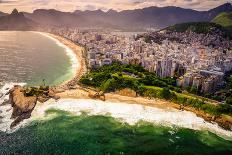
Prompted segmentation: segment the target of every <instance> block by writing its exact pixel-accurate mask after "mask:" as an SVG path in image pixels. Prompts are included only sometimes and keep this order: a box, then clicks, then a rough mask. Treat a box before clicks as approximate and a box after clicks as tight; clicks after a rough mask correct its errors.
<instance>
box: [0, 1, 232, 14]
mask: <svg viewBox="0 0 232 155" xmlns="http://www.w3.org/2000/svg"><path fill="white" fill-rule="evenodd" d="M227 2H231V1H228V0H204V1H200V0H69V1H67V0H59V1H58V0H0V11H2V12H7V13H10V12H11V11H12V10H13V9H14V8H17V9H18V10H19V11H25V12H33V10H36V9H56V10H60V11H65V12H72V11H75V10H97V9H101V10H103V11H107V10H109V9H114V10H117V11H121V10H132V9H139V8H145V7H149V6H158V7H165V6H177V7H182V8H189V9H194V10H199V11H204V10H209V9H212V8H215V7H217V6H219V5H222V4H224V3H227Z"/></svg>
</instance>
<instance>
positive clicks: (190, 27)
mask: <svg viewBox="0 0 232 155" xmlns="http://www.w3.org/2000/svg"><path fill="white" fill-rule="evenodd" d="M166 30H168V31H175V32H187V31H189V32H190V31H191V32H195V33H203V34H207V33H212V32H215V30H220V31H222V32H223V27H222V26H221V25H219V24H215V23H210V22H190V23H181V24H176V25H173V26H170V27H168V28H166Z"/></svg>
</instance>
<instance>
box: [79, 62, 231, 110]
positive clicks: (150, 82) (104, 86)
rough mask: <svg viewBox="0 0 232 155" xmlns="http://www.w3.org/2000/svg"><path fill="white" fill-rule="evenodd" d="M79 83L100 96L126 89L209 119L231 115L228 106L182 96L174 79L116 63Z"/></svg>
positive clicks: (97, 70) (94, 70) (95, 71)
mask: <svg viewBox="0 0 232 155" xmlns="http://www.w3.org/2000/svg"><path fill="white" fill-rule="evenodd" d="M80 83H82V84H83V85H86V86H91V87H95V88H98V89H100V90H102V91H104V92H114V91H117V90H121V89H124V88H130V89H132V90H134V91H136V93H137V94H138V95H140V96H145V97H149V98H160V99H166V100H170V101H172V102H175V103H177V104H181V105H185V106H191V107H194V108H196V109H199V110H203V111H205V112H207V113H210V114H213V115H220V114H228V115H232V106H231V105H228V104H225V105H222V104H220V105H218V106H215V105H212V104H208V103H207V101H206V99H205V98H202V97H197V96H194V95H187V94H183V93H182V90H181V89H180V88H179V87H177V86H176V79H175V78H170V77H167V78H160V77H157V76H156V74H155V73H152V72H149V71H147V70H145V69H144V68H143V67H141V66H137V65H126V64H121V63H118V62H115V63H113V64H112V65H109V66H103V67H100V68H99V69H93V70H91V71H90V73H89V74H87V75H86V76H83V77H82V79H81V80H80Z"/></svg>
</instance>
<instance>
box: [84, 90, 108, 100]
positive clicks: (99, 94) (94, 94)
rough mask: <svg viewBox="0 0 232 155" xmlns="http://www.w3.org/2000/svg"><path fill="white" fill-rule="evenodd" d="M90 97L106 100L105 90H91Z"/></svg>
mask: <svg viewBox="0 0 232 155" xmlns="http://www.w3.org/2000/svg"><path fill="white" fill-rule="evenodd" d="M88 97H89V98H92V99H99V100H102V101H105V94H104V93H103V92H89V95H88Z"/></svg>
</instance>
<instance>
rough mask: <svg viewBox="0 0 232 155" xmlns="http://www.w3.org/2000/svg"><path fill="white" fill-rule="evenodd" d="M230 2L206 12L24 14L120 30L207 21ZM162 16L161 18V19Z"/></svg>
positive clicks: (153, 9) (46, 20)
mask: <svg viewBox="0 0 232 155" xmlns="http://www.w3.org/2000/svg"><path fill="white" fill-rule="evenodd" d="M231 10H232V5H231V4H230V3H226V4H223V5H221V6H219V7H216V8H214V9H211V10H208V11H196V10H192V9H185V8H180V7H174V6H168V7H154V6H152V7H148V8H143V9H135V10H124V11H120V12H117V11H115V10H109V11H108V12H104V11H102V10H94V11H80V10H76V11H74V12H72V13H71V12H61V11H57V10H54V9H50V10H45V9H39V10H35V11H34V12H33V13H24V15H25V16H26V17H27V18H29V19H31V20H33V21H36V22H39V23H40V24H43V25H52V26H78V27H110V28H124V29H130V30H131V29H140V28H149V27H157V28H164V27H167V26H170V25H174V24H177V23H185V22H202V21H211V20H212V19H213V18H214V17H216V16H217V15H218V14H220V13H222V12H225V11H231ZM164 19H165V20H164Z"/></svg>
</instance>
